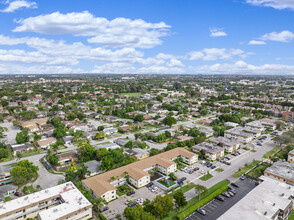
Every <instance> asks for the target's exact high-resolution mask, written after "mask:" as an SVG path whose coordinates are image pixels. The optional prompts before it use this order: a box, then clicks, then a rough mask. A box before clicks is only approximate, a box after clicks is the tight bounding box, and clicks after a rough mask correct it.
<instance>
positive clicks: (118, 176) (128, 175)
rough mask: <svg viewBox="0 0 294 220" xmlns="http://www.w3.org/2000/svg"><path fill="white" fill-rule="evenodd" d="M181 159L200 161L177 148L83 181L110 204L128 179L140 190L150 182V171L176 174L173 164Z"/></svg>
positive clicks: (189, 153)
mask: <svg viewBox="0 0 294 220" xmlns="http://www.w3.org/2000/svg"><path fill="white" fill-rule="evenodd" d="M179 157H181V158H183V160H184V162H185V163H187V164H193V163H195V162H196V161H197V159H198V157H197V155H195V154H194V153H192V152H190V151H188V150H186V149H184V148H175V149H173V150H170V151H166V152H164V153H161V154H158V155H155V156H153V157H149V158H146V159H144V160H140V161H137V162H134V163H131V164H129V165H126V166H123V167H120V168H117V169H114V170H110V171H108V172H105V173H102V174H99V175H96V176H94V177H90V178H88V179H85V180H83V181H82V183H83V185H84V186H85V187H86V188H87V189H89V190H90V191H91V192H92V194H93V195H94V196H96V197H101V198H103V199H105V201H107V202H109V201H111V200H113V199H115V198H116V197H117V195H116V188H115V187H117V186H120V185H123V184H126V183H127V179H128V181H129V183H130V184H132V185H133V186H135V187H137V188H140V187H143V186H145V185H147V184H148V183H149V182H150V174H149V173H148V171H150V170H152V169H154V168H155V167H157V169H158V170H159V172H161V173H163V174H164V175H168V174H170V173H172V172H175V171H176V169H177V164H176V163H175V162H173V160H175V159H176V158H179Z"/></svg>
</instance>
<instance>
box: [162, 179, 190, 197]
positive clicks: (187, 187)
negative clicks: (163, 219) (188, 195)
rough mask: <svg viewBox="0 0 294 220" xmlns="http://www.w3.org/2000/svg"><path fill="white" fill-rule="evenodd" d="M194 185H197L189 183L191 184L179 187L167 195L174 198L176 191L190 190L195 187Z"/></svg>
mask: <svg viewBox="0 0 294 220" xmlns="http://www.w3.org/2000/svg"><path fill="white" fill-rule="evenodd" d="M194 187H195V184H194V183H189V184H187V185H185V186H183V187H181V188H179V189H178V190H176V191H174V192H173V193H170V194H168V195H167V196H168V197H171V198H172V197H173V195H174V194H175V193H176V192H178V191H180V192H183V193H185V192H187V191H189V190H190V189H193V188H194Z"/></svg>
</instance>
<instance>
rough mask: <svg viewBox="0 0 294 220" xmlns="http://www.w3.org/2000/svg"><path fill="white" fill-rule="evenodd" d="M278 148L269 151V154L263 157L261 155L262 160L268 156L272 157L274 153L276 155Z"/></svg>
mask: <svg viewBox="0 0 294 220" xmlns="http://www.w3.org/2000/svg"><path fill="white" fill-rule="evenodd" d="M278 149H279V148H278V147H274V148H273V149H272V150H270V151H269V152H267V153H266V154H265V155H263V158H268V157H269V156H271V155H273V154H274V153H276V152H277V151H278Z"/></svg>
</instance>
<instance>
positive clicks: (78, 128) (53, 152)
mask: <svg viewBox="0 0 294 220" xmlns="http://www.w3.org/2000/svg"><path fill="white" fill-rule="evenodd" d="M144 78H145V76H137V77H136V80H135V79H134V78H133V79H132V81H133V84H129V83H128V80H124V81H121V80H118V79H115V80H114V79H113V78H112V77H111V76H110V77H109V78H107V79H100V78H99V77H94V78H93V79H91V80H88V79H86V78H85V79H79V80H76V79H75V77H70V78H68V79H67V81H68V82H71V84H73V85H74V86H75V88H77V90H71V89H69V88H67V87H64V85H63V82H62V81H61V82H59V81H56V79H54V78H52V77H50V76H48V77H46V80H45V79H38V78H36V77H35V78H31V79H27V78H26V80H25V81H24V82H21V84H19V83H20V82H19V79H18V78H15V79H13V78H11V81H10V83H9V84H5V83H3V84H2V87H1V90H2V91H3V92H4V93H7V91H8V89H11V88H13V87H15V88H18V89H16V90H15V91H14V92H13V91H10V92H9V94H10V95H6V96H3V94H4V93H3V92H2V99H1V100H2V101H1V105H2V107H1V111H2V115H1V116H2V118H1V119H2V123H1V124H0V126H1V134H2V142H1V148H2V149H3V153H1V163H0V168H1V186H0V192H1V195H0V198H1V200H2V203H3V205H4V206H10V205H9V204H13V203H14V202H17V201H19V202H17V204H19V205H18V206H20V204H22V203H23V202H22V200H23V199H24V198H26V197H27V196H28V198H30V196H32V197H34V198H39V197H40V198H43V196H42V194H43V193H44V192H46V191H47V190H49V191H50V192H51V191H52V193H53V191H54V193H55V192H56V193H57V194H56V196H55V197H56V199H57V200H56V201H59V198H60V196H61V197H62V194H60V196H59V194H58V193H59V192H58V190H60V189H61V188H59V189H57V188H56V187H58V186H60V187H61V186H63V187H65V188H64V189H66V188H67V184H70V185H71V187H75V190H79V191H80V193H81V194H82V195H83V197H81V198H82V199H84V200H85V206H87V207H89V208H86V209H87V212H80V211H78V212H79V213H80V214H79V215H84V216H87V217H89V218H91V217H92V216H93V217H94V216H96V217H97V218H106V219H119V218H121V217H123V218H126V219H131V217H128V215H129V214H127V213H132V212H133V211H135V210H136V209H137V206H142V207H145V206H146V205H147V204H148V203H150V204H153V203H154V202H156V201H157V200H158V201H160V200H163V199H165V200H163V201H162V202H164V201H165V202H170V203H171V204H177V203H176V202H177V199H178V197H177V196H180V197H181V198H182V200H183V201H185V202H183V204H181V207H182V208H181V209H180V210H179V209H174V205H173V206H170V208H169V211H166V214H164V216H165V217H164V218H166V217H168V218H170V219H176V218H177V219H202V218H203V219H206V218H210V219H217V218H220V219H232V218H230V217H228V216H235V214H228V213H235V212H238V211H239V209H240V208H241V207H242V206H244V205H245V204H246V201H248V200H249V198H250V197H249V196H255V194H256V195H258V194H260V193H262V192H261V191H262V190H263V188H264V185H267V184H272V185H275V184H278V183H276V182H275V181H279V182H282V183H283V184H287V185H289V187H292V186H293V173H292V172H293V166H292V165H293V150H294V145H293V141H294V139H293V137H294V130H293V124H292V122H291V121H290V120H289V118H287V119H285V116H284V115H285V107H284V106H289V108H288V113H291V110H294V101H293V98H292V96H293V95H294V93H292V94H291V93H288V92H286V93H284V95H283V99H282V98H281V97H282V96H281V94H280V95H279V97H278V98H277V99H276V98H275V92H274V91H275V89H278V90H280V91H284V89H281V88H291V86H286V87H283V86H281V87H280V86H279V87H276V88H275V87H272V86H269V88H271V89H272V91H273V92H272V93H271V94H272V99H271V100H275V101H271V100H270V99H268V100H267V101H266V100H264V99H262V98H263V97H264V95H263V94H262V93H259V96H258V97H255V98H252V97H247V96H246V93H245V92H243V93H238V94H236V93H235V91H234V90H232V91H227V92H226V94H223V93H222V90H221V89H219V90H218V89H216V88H215V93H213V94H210V93H209V94H201V92H200V91H201V90H200V89H199V88H198V86H199V85H201V86H202V87H204V88H206V87H207V84H206V80H207V79H209V77H208V76H207V77H203V78H200V79H199V78H197V79H195V82H192V80H191V79H190V80H189V82H188V83H187V82H185V77H184V76H183V77H182V78H183V81H182V82H180V83H179V82H178V79H176V80H177V81H175V78H174V77H165V84H163V85H162V87H159V88H158V89H157V90H156V89H154V86H155V85H153V81H152V78H151V79H149V82H150V83H149V84H150V85H153V89H152V90H150V91H148V90H147V86H148V85H146V84H145V85H142V84H141V80H143V81H144ZM247 78H248V79H251V78H250V77H247ZM44 80H45V81H46V84H44V83H43V82H44ZM239 80H240V79H239V77H232V78H230V79H228V80H223V81H222V83H223V84H226V83H227V81H228V82H229V83H232V82H234V81H237V82H238V81H239ZM251 80H253V81H254V80H256V79H251ZM287 80H288V81H289V82H291V83H292V88H294V87H293V86H294V79H291V78H289V79H288V78H287ZM51 81H52V82H54V84H50V82H51ZM109 82H112V83H111V84H110V83H109ZM154 82H156V81H154ZM196 82H197V86H196ZM218 83H219V82H218ZM36 84H39V85H42V86H39V87H37V88H35V87H34V85H36ZM122 84H123V85H124V86H125V87H124V88H125V89H124V92H125V93H121V92H119V90H117V89H118V88H119V87H117V86H121V85H122ZM178 84H179V85H180V86H179V85H178ZM97 85H99V86H97ZM110 85H111V86H110ZM130 85H131V86H130ZM139 85H140V86H139ZM176 85H177V87H175V86H176ZM237 85H238V84H237ZM264 85H265V86H266V85H267V81H264ZM136 86H137V87H136ZM242 86H243V85H242ZM133 87H134V88H137V89H139V91H137V92H136V93H135V92H132V90H131V88H133ZM161 88H165V89H166V90H167V91H173V93H163V92H162V90H160V89H161ZM185 88H189V89H185ZM207 88H210V87H207ZM237 88H238V87H237ZM256 89H259V87H256ZM243 90H244V89H243ZM55 91H57V92H55ZM286 91H288V90H286ZM177 92H180V93H179V94H183V92H185V96H182V95H177V94H178V93H177ZM171 94H172V95H171ZM145 97H148V98H145ZM24 99H25V105H23V102H22V101H21V100H24ZM35 99H38V102H36V101H35ZM49 99H50V100H49ZM236 100H238V102H239V104H238V106H236V105H235V103H236ZM212 101H213V102H212ZM10 102H12V103H14V104H13V106H11V105H9V103H10ZM241 102H243V103H244V104H243V106H242V105H241V104H240V103H241ZM268 103H274V105H275V108H271V105H269V104H268ZM257 104H258V107H257ZM249 106H251V107H249ZM279 106H283V108H279ZM277 109H281V110H280V112H278V111H277ZM61 112H62V114H60V113H61ZM5 119H7V120H5ZM8 119H9V120H8ZM23 170H26V171H25V173H23ZM269 178H270V179H271V180H269ZM263 182H265V183H263ZM236 186H238V187H239V188H238V187H237V188H236ZM54 187H55V188H54ZM242 187H245V188H244V192H243V191H242V193H240V194H238V190H239V189H240V188H242ZM210 188H212V189H215V190H213V191H211V194H208V192H209V191H210ZM201 190H204V191H203V192H202V191H201ZM245 192H246V194H244V193H245ZM247 193H248V194H247ZM202 194H203V197H204V198H205V199H207V201H212V203H217V202H214V201H215V200H218V199H219V201H221V203H218V205H219V206H220V208H219V209H221V207H222V204H224V203H225V202H222V200H224V201H226V200H228V203H229V204H230V205H227V206H225V207H226V208H223V209H222V211H220V212H217V213H218V214H217V213H216V212H214V211H213V210H214V209H216V210H217V207H215V206H216V205H215V204H214V205H210V203H209V202H205V203H204V202H203V203H202V200H200V201H197V199H199V198H198V197H199V196H200V195H202ZM290 195H291V196H294V195H292V194H291V193H290ZM71 196H73V195H71ZM234 196H236V199H233V198H232V199H230V197H234ZM48 197H50V196H49V195H48ZM247 197H248V198H247ZM176 198H177V199H176ZM200 198H201V196H200ZM204 198H203V199H204ZM237 198H238V199H237ZM44 199H45V197H44ZM34 200H37V199H34ZM61 200H62V201H63V199H61ZM268 200H269V201H270V202H272V201H273V202H274V203H276V204H279V203H280V201H279V199H276V198H275V197H271V198H268ZM29 201H31V200H29ZM32 201H33V199H32ZM158 201H157V202H158ZM205 201H206V200H205ZM285 201H286V203H288V202H289V204H290V202H291V200H285ZM73 202H74V201H73ZM260 202H261V201H260ZM31 203H32V205H33V202H31ZM200 204H203V205H201V206H202V207H201V206H200ZM283 204H284V203H283ZM27 205H30V204H25V206H27ZM178 205H180V204H178ZM218 205H217V206H218ZM51 206H52V207H53V208H51V209H52V210H53V213H51V214H49V210H50V209H48V216H49V215H50V216H51V215H52V216H53V214H54V216H56V219H57V215H58V212H59V211H54V210H55V209H54V207H56V208H57V209H56V210H59V206H60V207H61V205H57V204H56V202H54V203H52V204H50V207H51ZM47 207H48V208H49V206H48V205H47ZM73 207H74V205H73V206H72V207H71V210H67V212H69V213H75V212H76V211H75V210H74V209H72V208H73ZM194 207H195V208H194ZM252 207H253V206H252ZM278 207H279V206H278ZM15 208H16V209H15V210H14V211H13V210H11V212H10V213H11V214H10V213H6V212H3V213H2V214H1V216H2V217H1V218H3V219H11V216H12V214H13V216H16V217H15V218H18V219H28V218H38V219H43V218H44V219H46V218H45V217H44V216H46V215H47V214H45V212H44V213H43V212H42V211H41V210H42V208H40V211H37V212H34V213H35V214H34V213H31V212H29V211H25V212H22V213H23V214H21V215H20V214H19V212H18V210H19V209H17V207H15ZM65 209H66V208H65ZM82 209H83V208H82ZM86 209H85V210H86ZM155 209H156V208H155ZM78 210H81V209H80V208H78ZM181 210H182V211H181ZM188 210H189V211H188ZM277 210H280V211H279V212H281V213H282V214H278V215H279V216H280V215H283V216H284V217H283V218H284V219H285V218H286V217H287V216H286V215H288V216H289V214H290V212H289V210H290V207H289V206H287V207H286V209H285V207H284V206H283V207H279V209H277ZM61 211H62V209H60V212H61ZM153 211H154V210H153ZM153 211H152V212H151V213H153ZM252 211H253V210H252ZM64 212H65V211H64ZM248 212H249V211H248ZM260 212H265V211H264V210H263V209H262V208H261V209H260ZM285 212H287V213H288V214H285ZM204 213H206V214H204ZM149 215H151V216H153V215H154V214H149ZM210 215H211V217H209V216H210ZM246 215H248V218H249V217H250V216H251V215H252V214H250V213H246ZM269 215H270V217H274V216H276V215H277V213H276V212H274V213H273V212H271V211H267V215H266V216H269ZM96 217H95V218H96ZM52 218H53V217H52ZM54 218H55V217H54ZM60 218H61V217H60ZM158 218H160V219H161V218H162V217H158ZM253 218H255V217H253ZM12 219H14V217H13V218H12Z"/></svg>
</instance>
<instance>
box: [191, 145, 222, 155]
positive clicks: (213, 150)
mask: <svg viewBox="0 0 294 220" xmlns="http://www.w3.org/2000/svg"><path fill="white" fill-rule="evenodd" d="M192 148H193V149H196V150H198V151H201V150H204V151H205V152H208V153H211V154H213V153H217V152H219V151H222V150H224V149H223V148H222V147H220V146H217V145H214V144H211V143H206V142H202V143H200V144H197V145H195V146H193V147H192Z"/></svg>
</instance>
